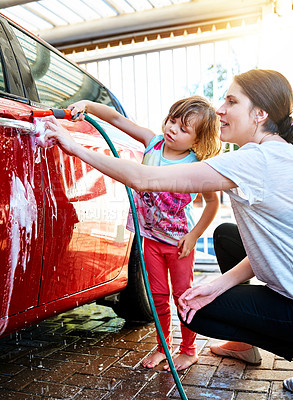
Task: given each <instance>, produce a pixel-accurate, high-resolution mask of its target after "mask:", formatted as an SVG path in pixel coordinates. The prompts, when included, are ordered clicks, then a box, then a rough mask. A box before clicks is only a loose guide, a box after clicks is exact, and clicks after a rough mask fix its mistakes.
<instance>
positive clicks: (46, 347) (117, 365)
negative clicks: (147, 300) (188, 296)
mask: <svg viewBox="0 0 293 400" xmlns="http://www.w3.org/2000/svg"><path fill="white" fill-rule="evenodd" d="M214 276H215V273H214V272H212V273H204V272H197V273H196V277H195V279H196V282H197V283H198V282H205V281H207V280H210V279H212V278H214ZM173 319H174V326H175V330H174V338H175V345H176V344H178V343H179V341H180V333H179V324H178V320H177V316H176V311H175V309H174V318H173ZM215 342H216V341H215V340H212V339H209V338H206V337H202V336H198V340H197V344H198V348H199V351H200V357H199V362H198V363H197V364H195V365H193V366H192V367H191V368H190V369H189V370H187V371H185V372H184V373H181V374H180V377H181V378H182V383H183V387H184V390H185V392H186V395H187V397H188V399H190V400H191V399H194V400H197V399H217V400H289V399H293V395H292V394H290V393H289V392H286V391H284V390H283V389H282V380H283V379H284V378H286V377H289V376H293V363H289V362H287V361H285V360H284V359H282V358H279V357H276V356H274V355H273V354H271V353H268V352H265V351H261V353H262V356H263V362H262V364H261V366H259V367H250V366H247V365H246V364H245V363H243V362H241V361H237V360H233V359H228V358H225V359H222V358H221V357H217V356H214V355H212V353H211V352H210V350H209V345H210V344H211V343H215ZM155 343H156V340H155V326H154V324H150V325H146V326H128V325H126V324H125V321H124V320H123V319H121V318H118V317H117V315H116V314H115V313H114V312H113V311H112V309H110V308H107V307H102V306H97V305H95V304H90V305H86V306H82V307H79V308H76V309H75V310H72V311H70V312H67V313H64V314H62V315H59V316H57V317H55V318H51V319H49V320H47V321H44V322H42V323H40V324H39V325H35V326H32V327H30V328H28V329H25V330H23V331H21V332H19V333H17V334H14V335H11V336H9V337H5V338H3V339H0V400H41V399H47V400H48V399H50V400H55V399H72V400H99V399H103V400H104V399H105V400H108V399H113V400H122V399H123V400H132V399H135V400H162V399H179V398H180V396H179V394H178V391H177V389H176V387H175V385H174V381H173V377H172V375H171V373H168V372H165V371H164V370H163V364H161V365H160V366H159V367H157V368H156V369H154V370H146V369H144V368H143V367H142V366H141V365H140V360H141V359H142V358H143V357H145V356H147V355H148V354H149V352H151V351H152V350H153V349H154V348H155Z"/></svg>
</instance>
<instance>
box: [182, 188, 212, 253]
mask: <svg viewBox="0 0 293 400" xmlns="http://www.w3.org/2000/svg"><path fill="white" fill-rule="evenodd" d="M202 195H203V197H204V199H205V202H206V205H205V208H204V210H203V212H202V215H201V217H200V219H199V221H198V222H197V224H196V225H195V226H194V228H193V229H192V230H191V231H190V232H189V233H187V234H186V235H184V236H183V237H182V238H181V239H180V240H179V242H178V247H179V257H178V258H179V259H180V258H183V257H186V256H188V255H189V254H190V252H191V251H192V250H193V248H194V247H195V245H196V242H197V240H198V238H199V237H200V236H201V235H202V234H203V233H204V231H205V230H206V229H207V227H208V226H209V225H210V223H211V222H212V221H213V219H214V218H215V216H216V214H217V211H218V209H219V198H218V196H217V193H215V192H205V193H202Z"/></svg>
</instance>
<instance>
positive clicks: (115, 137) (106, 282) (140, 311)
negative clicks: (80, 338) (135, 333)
mask: <svg viewBox="0 0 293 400" xmlns="http://www.w3.org/2000/svg"><path fill="white" fill-rule="evenodd" d="M0 47H1V50H0V51H1V57H0V61H1V62H0V150H1V152H0V154H1V155H0V169H1V177H0V271H1V280H0V293H1V298H0V336H5V335H7V334H8V333H11V332H14V331H16V330H19V329H22V328H24V327H26V326H28V325H31V324H34V323H36V322H37V321H40V320H43V319H45V318H49V317H51V316H54V315H56V314H58V313H61V312H64V311H66V310H69V309H71V308H74V307H76V306H78V305H81V304H85V303H89V302H92V301H96V300H97V299H104V298H106V297H107V296H109V295H113V294H115V298H116V300H119V301H118V302H117V304H118V309H119V312H121V315H122V316H124V317H126V318H128V317H129V318H131V319H136V320H146V321H147V320H150V319H151V311H150V309H149V304H148V300H147V296H146V294H145V292H144V288H143V282H142V276H141V272H140V266H139V260H138V254H137V249H136V247H135V241H133V237H132V234H130V232H128V231H127V230H126V228H125V225H126V219H127V215H128V209H129V203H128V198H127V193H126V190H125V188H124V186H123V185H121V184H120V183H118V182H116V181H114V180H112V179H111V178H108V177H106V176H105V175H103V174H101V173H100V172H99V171H97V170H95V169H94V168H92V167H90V166H89V165H87V164H85V163H83V162H82V161H81V160H79V159H77V158H74V157H70V156H68V155H66V154H65V153H63V152H62V151H61V150H60V149H59V148H57V146H55V147H52V148H48V149H42V148H41V147H39V146H38V144H37V143H36V138H35V134H34V133H35V132H34V131H33V130H32V131H29V130H28V129H27V124H28V125H29V124H31V123H32V122H33V121H32V118H31V111H32V110H34V109H39V108H42V109H49V108H66V107H67V106H68V105H69V104H71V103H73V102H75V101H77V100H80V99H85V98H87V99H89V100H92V101H97V102H100V103H103V104H107V105H109V106H111V107H113V108H115V109H116V110H117V111H119V112H120V113H122V114H123V115H126V114H125V111H124V110H123V107H122V106H121V104H120V103H119V101H118V100H117V99H116V97H115V96H114V95H113V94H112V93H111V92H110V91H109V90H108V89H107V88H106V87H105V86H104V85H102V84H101V83H100V82H99V81H98V80H97V79H95V78H93V77H92V76H90V75H89V74H88V73H87V72H86V71H83V70H82V69H81V68H79V67H78V66H77V65H75V64H74V63H72V62H71V61H69V60H67V59H66V58H65V57H64V56H63V55H62V54H61V53H59V52H58V51H57V50H55V49H54V48H52V47H51V46H50V45H48V44H47V43H45V42H43V41H42V40H40V39H39V38H37V37H35V36H34V35H32V34H30V33H29V32H27V31H26V30H24V29H22V28H21V27H20V26H18V25H17V24H15V23H13V22H12V21H10V20H8V19H7V18H6V17H4V16H2V15H0ZM61 123H62V125H63V126H65V127H66V128H67V129H69V130H70V131H71V132H72V134H73V135H74V136H75V139H76V140H77V141H78V142H79V143H81V144H82V145H84V146H86V147H87V148H91V149H93V150H95V151H99V152H103V153H105V154H107V155H109V156H111V155H110V150H109V148H108V146H107V144H106V142H105V140H104V139H103V138H102V136H101V135H100V134H99V133H98V132H97V130H96V129H95V128H94V127H93V126H92V125H91V124H89V123H88V122H86V121H77V122H72V121H68V120H62V121H61ZM99 123H100V124H101V126H102V128H104V130H105V131H106V132H107V134H108V135H109V137H110V138H111V140H112V141H113V143H114V145H115V147H116V149H117V151H118V153H119V155H120V156H121V157H123V158H127V159H130V160H133V161H136V162H141V159H142V151H143V149H142V147H141V145H140V144H139V143H137V142H136V141H134V140H132V139H130V138H129V137H128V136H126V135H125V134H124V133H123V132H121V131H119V130H118V129H116V128H114V127H111V126H110V125H108V124H106V123H105V122H103V121H99ZM76 132H78V133H76ZM117 293H119V295H117ZM133 296H136V297H133ZM119 297H120V299H119ZM133 304H135V305H136V310H135V311H134V312H133V314H132V315H131V310H134V307H133Z"/></svg>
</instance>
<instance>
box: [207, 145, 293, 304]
mask: <svg viewBox="0 0 293 400" xmlns="http://www.w3.org/2000/svg"><path fill="white" fill-rule="evenodd" d="M204 162H206V163H207V164H209V165H210V166H211V167H212V168H214V169H215V170H216V171H217V172H219V173H220V174H222V175H224V176H225V177H227V178H229V179H231V180H232V181H233V182H234V183H235V184H236V185H237V186H238V187H237V188H235V189H231V190H228V191H227V194H228V195H229V196H230V199H231V205H232V208H233V211H234V214H235V219H236V221H237V225H238V228H239V232H240V235H241V237H242V240H243V244H244V247H245V250H246V252H247V255H248V258H249V261H250V264H251V267H252V269H253V272H254V273H255V276H256V277H257V278H258V279H259V280H261V281H263V282H265V283H266V284H267V286H268V287H270V288H271V289H273V290H275V291H277V292H279V293H281V294H283V295H285V296H287V297H290V298H293V145H292V144H288V143H283V142H278V141H269V142H264V143H262V144H261V145H259V144H256V143H248V144H246V145H244V146H243V147H241V148H240V149H239V150H237V151H234V152H230V153H224V154H221V155H219V156H216V157H213V158H210V159H208V160H205V161H204Z"/></svg>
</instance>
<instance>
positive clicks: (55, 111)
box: [31, 108, 75, 119]
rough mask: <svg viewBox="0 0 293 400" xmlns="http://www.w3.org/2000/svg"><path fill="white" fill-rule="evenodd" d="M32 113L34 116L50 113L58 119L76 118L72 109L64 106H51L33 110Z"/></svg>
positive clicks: (40, 116)
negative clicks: (47, 108)
mask: <svg viewBox="0 0 293 400" xmlns="http://www.w3.org/2000/svg"><path fill="white" fill-rule="evenodd" d="M31 115H32V117H33V118H42V117H47V116H49V115H54V117H55V118H58V119H74V117H75V116H74V115H72V114H71V110H68V109H66V110H65V109H62V108H50V109H49V110H39V109H38V110H32V112H31Z"/></svg>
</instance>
